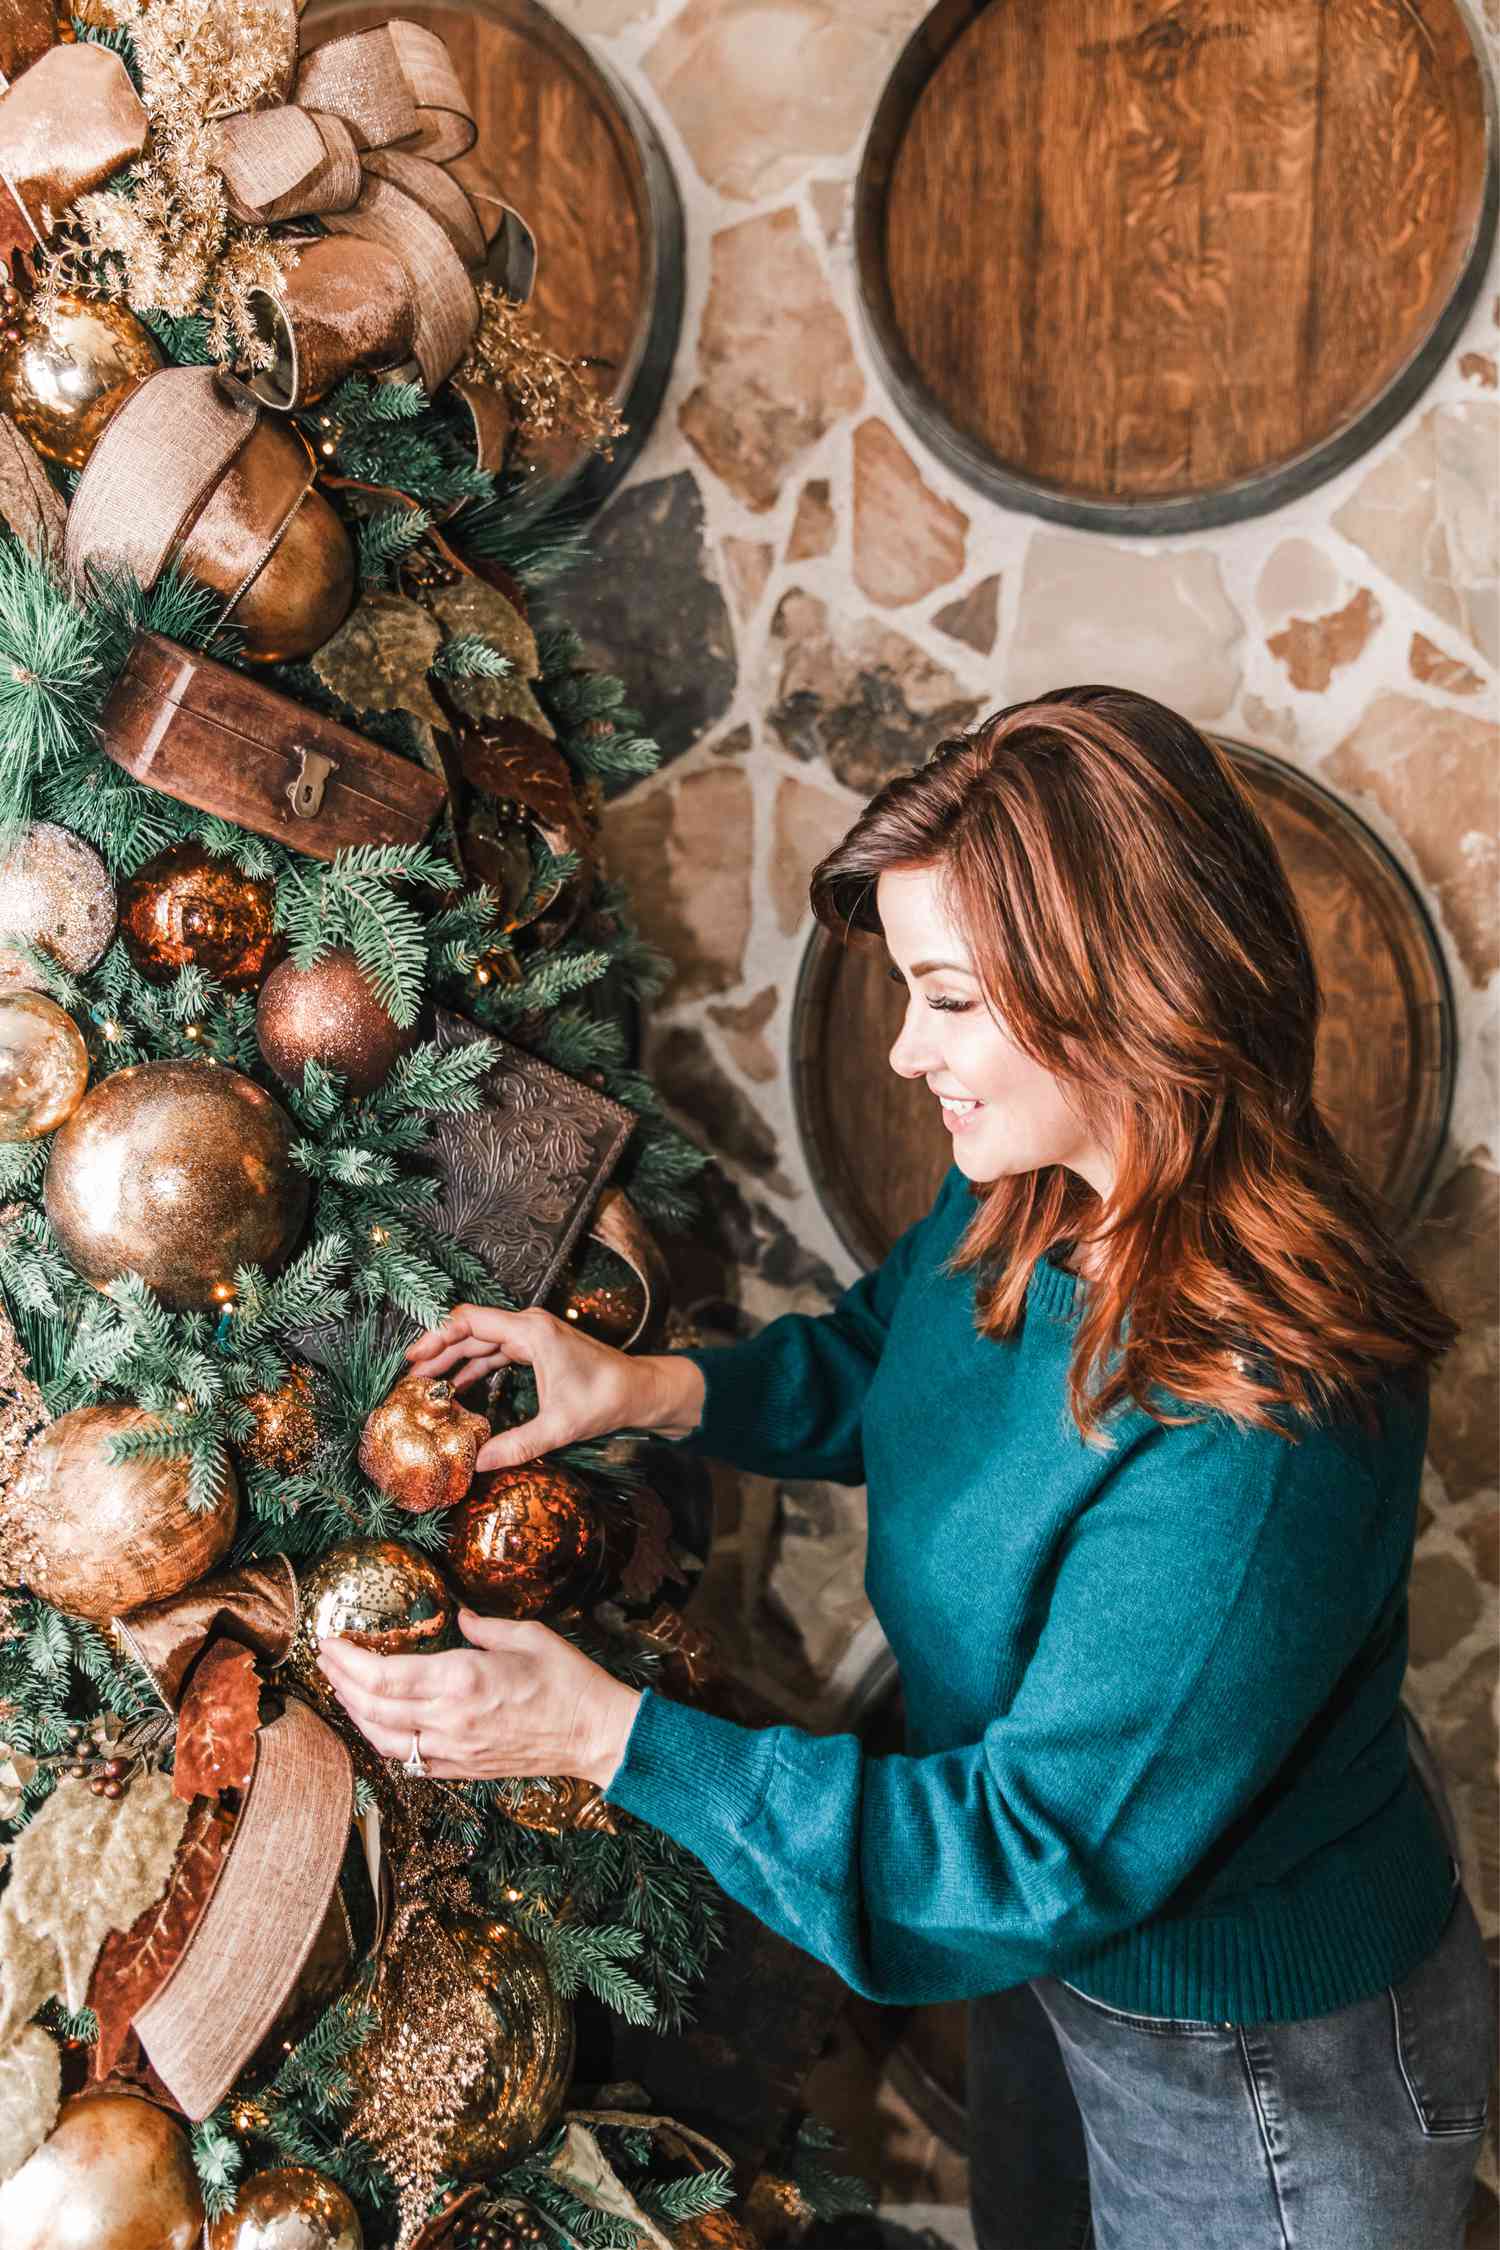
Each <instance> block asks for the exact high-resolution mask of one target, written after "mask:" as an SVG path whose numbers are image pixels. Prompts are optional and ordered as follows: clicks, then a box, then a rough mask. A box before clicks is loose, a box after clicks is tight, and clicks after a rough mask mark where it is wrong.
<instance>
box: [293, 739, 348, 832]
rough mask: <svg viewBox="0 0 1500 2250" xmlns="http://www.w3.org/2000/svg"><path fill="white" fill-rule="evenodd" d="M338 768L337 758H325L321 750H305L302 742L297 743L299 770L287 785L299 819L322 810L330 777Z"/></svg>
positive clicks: (311, 815) (310, 816)
mask: <svg viewBox="0 0 1500 2250" xmlns="http://www.w3.org/2000/svg"><path fill="white" fill-rule="evenodd" d="M338 770H339V762H338V760H337V758H325V757H324V755H323V753H322V751H321V750H305V749H304V748H303V747H302V745H301V744H300V743H299V744H298V745H297V771H296V772H295V773H294V774H293V776H292V778H291V780H290V781H289V782H288V783H287V785H286V794H287V802H288V803H289V804H290V806H291V808H292V811H293V812H294V813H295V814H296V816H297V818H298V819H299V820H311V819H312V817H313V815H314V813H318V812H321V811H322V809H323V791H324V789H325V788H326V787H327V786H328V777H329V775H330V774H334V773H337V772H338Z"/></svg>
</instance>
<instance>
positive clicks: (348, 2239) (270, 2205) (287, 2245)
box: [206, 2164, 365, 2250]
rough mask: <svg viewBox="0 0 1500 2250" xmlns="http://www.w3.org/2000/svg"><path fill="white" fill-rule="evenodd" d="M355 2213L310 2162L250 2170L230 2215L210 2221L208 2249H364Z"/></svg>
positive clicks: (333, 2183)
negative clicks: (261, 2170) (262, 2169)
mask: <svg viewBox="0 0 1500 2250" xmlns="http://www.w3.org/2000/svg"><path fill="white" fill-rule="evenodd" d="M364 2239H365V2236H364V2229H363V2227H361V2225H360V2223H359V2213H358V2212H357V2211H356V2210H355V2208H354V2205H353V2204H352V2203H351V2202H350V2200H349V2198H348V2196H347V2195H346V2194H345V2193H344V2191H343V2189H342V2188H341V2187H340V2186H339V2185H338V2184H337V2182H336V2181H334V2180H330V2179H329V2178H328V2177H327V2176H326V2175H325V2174H324V2173H322V2172H315V2171H314V2170H313V2168H312V2166H311V2165H310V2164H278V2165H276V2166H275V2167H274V2169H272V2170H270V2171H266V2172H252V2173H251V2175H250V2177H249V2179H248V2180H245V2181H244V2182H243V2183H242V2184H241V2186H240V2190H239V2193H238V2195H237V2196H236V2198H235V2206H234V2209H233V2210H232V2211H224V2212H221V2213H220V2215H219V2217H218V2218H216V2219H210V2220H209V2222H208V2233H207V2238H206V2242H207V2250H364Z"/></svg>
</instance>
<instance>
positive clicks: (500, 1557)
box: [448, 1461, 605, 1617]
mask: <svg viewBox="0 0 1500 2250" xmlns="http://www.w3.org/2000/svg"><path fill="white" fill-rule="evenodd" d="M448 1553H449V1557H450V1567H451V1570H452V1575H453V1578H454V1580H455V1582H456V1584H457V1585H458V1586H459V1587H460V1589H461V1590H462V1591H463V1593H464V1594H465V1595H467V1597H468V1599H469V1601H470V1602H471V1603H472V1604H473V1606H474V1608H475V1609H477V1610H479V1611H481V1612H482V1613H484V1614H486V1615H489V1616H491V1617H540V1616H542V1615H544V1614H545V1612H546V1611H548V1610H555V1609H560V1608H562V1607H563V1606H564V1605H565V1604H566V1603H568V1602H571V1601H578V1600H581V1599H582V1598H583V1597H584V1596H585V1594H586V1593H587V1592H589V1591H590V1590H591V1589H592V1587H593V1586H594V1585H595V1584H596V1583H597V1581H598V1580H599V1578H600V1576H601V1572H602V1567H603V1564H604V1560H605V1530H604V1523H603V1519H602V1517H601V1516H600V1514H599V1512H598V1510H597V1509H596V1508H595V1506H594V1503H593V1501H592V1499H591V1498H590V1496H589V1493H588V1490H587V1488H586V1486H585V1485H584V1484H583V1483H582V1481H581V1480H580V1479H579V1478H578V1477H576V1476H574V1475H573V1474H572V1472H571V1471H570V1470H568V1469H563V1468H559V1467H558V1466H557V1465H556V1464H555V1463H554V1462H550V1461H527V1462H523V1463H522V1464H521V1466H520V1467H519V1468H514V1469H485V1470H482V1471H481V1472H480V1474H479V1475H478V1476H477V1477H476V1478H475V1479H474V1482H473V1484H472V1485H471V1486H470V1487H469V1490H468V1492H467V1494H466V1495H465V1497H464V1498H463V1500H462V1501H461V1502H460V1503H459V1508H458V1513H457V1514H456V1515H455V1517H454V1519H453V1526H452V1529H451V1530H450V1532H449V1534H448Z"/></svg>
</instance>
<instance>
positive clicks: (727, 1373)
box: [661, 1344, 754, 1460]
mask: <svg viewBox="0 0 1500 2250" xmlns="http://www.w3.org/2000/svg"><path fill="white" fill-rule="evenodd" d="M661 1356H662V1358H663V1359H690V1360H691V1361H692V1363H693V1365H694V1366H695V1367H696V1368H697V1369H698V1371H699V1373H700V1374H701V1375H702V1377H703V1411H702V1413H701V1415H700V1416H699V1419H698V1427H697V1428H696V1429H695V1430H690V1431H689V1432H688V1434H687V1436H686V1437H682V1438H675V1439H674V1440H673V1441H672V1442H673V1443H674V1444H676V1445H680V1446H681V1447H682V1449H683V1451H684V1452H686V1453H704V1454H708V1455H710V1456H712V1457H713V1458H715V1459H719V1460H729V1459H731V1458H732V1457H733V1448H734V1436H733V1433H734V1431H735V1430H736V1429H737V1428H738V1427H740V1426H741V1424H742V1423H743V1421H744V1416H745V1402H744V1401H743V1400H738V1401H737V1395H736V1394H737V1392H738V1389H739V1385H738V1384H737V1383H736V1381H735V1377H734V1375H733V1372H732V1371H731V1367H730V1362H731V1361H732V1360H733V1359H734V1357H735V1346H734V1345H733V1344H693V1345H690V1346H683V1347H682V1348H680V1349H679V1350H677V1351H672V1352H663V1353H662V1355H661ZM750 1407H751V1411H752V1413H753V1407H754V1402H753V1399H752V1400H751V1402H750Z"/></svg>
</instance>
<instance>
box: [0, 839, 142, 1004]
mask: <svg viewBox="0 0 1500 2250" xmlns="http://www.w3.org/2000/svg"><path fill="white" fill-rule="evenodd" d="M114 934H115V886H114V884H113V883H112V882H111V881H110V877H109V871H108V869H107V868H106V867H105V864H104V862H103V860H102V859H101V858H100V857H99V854H98V853H97V852H96V851H95V850H94V849H93V847H92V846H91V845H89V844H86V843H85V842H84V841H83V839H82V837H81V836H75V835H74V834H73V832H72V830H71V829H69V828H59V827H58V825H57V823H56V821H52V820H39V821H38V822H37V823H36V825H35V826H34V827H32V828H28V829H27V831H26V833H25V835H24V836H23V837H22V838H21V841H20V842H19V843H18V844H17V845H16V847H15V849H14V851H12V852H11V853H10V854H9V856H8V857H7V858H6V860H5V862H4V864H3V865H0V939H4V938H7V937H12V938H24V939H25V940H26V942H27V944H29V945H33V946H35V947H36V949H37V951H38V952H39V953H45V954H47V955H48V956H49V958H50V959H52V960H54V961H56V962H57V963H58V964H59V965H60V966H61V967H62V968H64V969H66V970H67V971H68V972H69V974H70V975H72V976H81V975H82V974H83V972H84V971H85V970H86V969H92V968H93V966H94V964H95V963H96V962H97V961H98V960H99V959H100V958H101V957H102V955H103V953H104V951H105V948H106V947H107V946H108V944H109V941H110V939H111V938H112V937H113V936H114ZM40 981H41V980H40V978H39V977H38V975H37V972H36V970H35V969H33V968H32V966H31V964H30V962H29V961H27V960H25V959H24V957H23V956H22V955H21V954H19V953H17V952H16V951H15V950H14V949H13V948H12V947H10V946H6V945H3V944H0V992H24V991H28V990H35V989H36V987H37V986H38V985H39V983H40Z"/></svg>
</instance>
